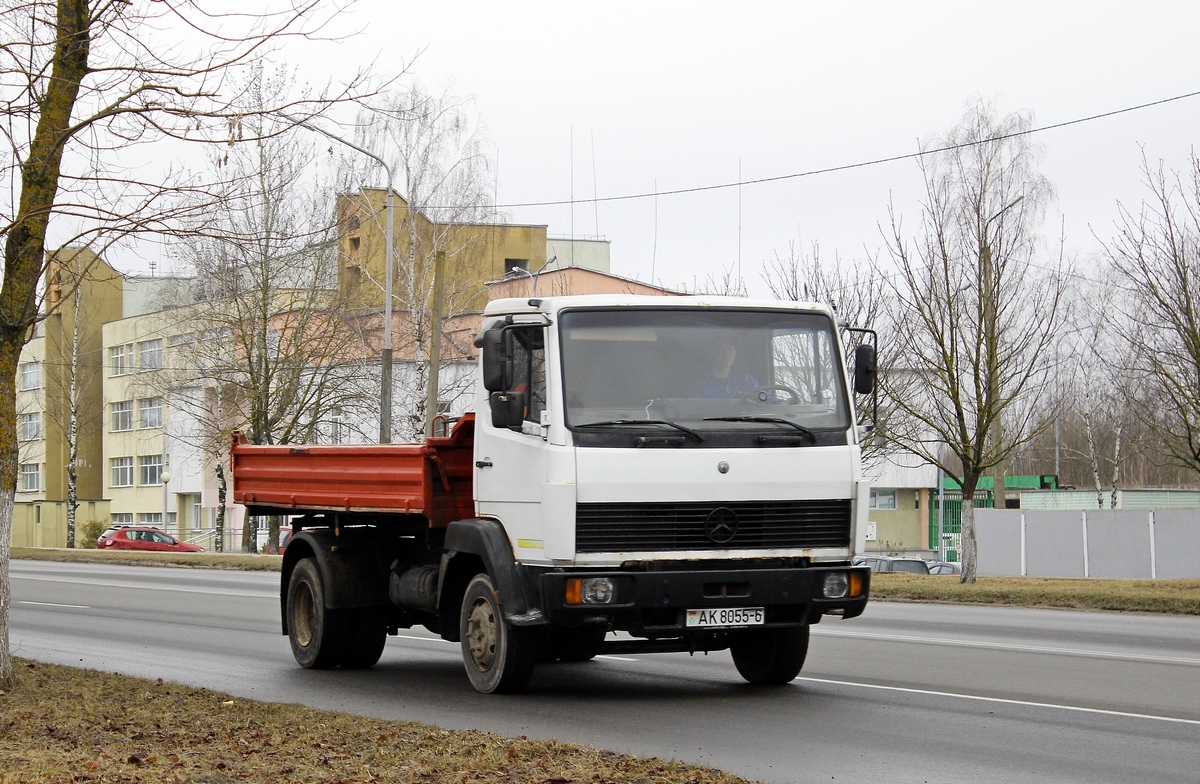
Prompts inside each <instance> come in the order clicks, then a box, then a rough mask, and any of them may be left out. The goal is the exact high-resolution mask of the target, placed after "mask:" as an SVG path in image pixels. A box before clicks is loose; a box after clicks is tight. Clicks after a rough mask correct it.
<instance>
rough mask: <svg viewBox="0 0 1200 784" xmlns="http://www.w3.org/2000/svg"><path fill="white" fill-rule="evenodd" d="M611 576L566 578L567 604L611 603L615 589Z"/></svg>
mask: <svg viewBox="0 0 1200 784" xmlns="http://www.w3.org/2000/svg"><path fill="white" fill-rule="evenodd" d="M615 587H616V586H615V584H614V583H613V580H612V578H611V577H573V578H571V579H569V580H567V584H566V596H565V597H564V598H565V600H566V603H567V604H611V603H612V600H613V595H614V593H615V592H616V591H615Z"/></svg>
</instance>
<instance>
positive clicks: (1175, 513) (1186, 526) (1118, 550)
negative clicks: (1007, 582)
mask: <svg viewBox="0 0 1200 784" xmlns="http://www.w3.org/2000/svg"><path fill="white" fill-rule="evenodd" d="M975 519H976V533H977V537H978V541H979V574H986V575H1023V576H1024V575H1027V576H1031V577H1109V578H1126V579H1178V578H1190V579H1200V509H1146V510H1143V509H1128V510H1123V509H1116V510H1113V509H1100V510H1091V511H1034V510H1026V509H977V510H975Z"/></svg>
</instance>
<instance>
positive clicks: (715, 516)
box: [704, 506, 738, 544]
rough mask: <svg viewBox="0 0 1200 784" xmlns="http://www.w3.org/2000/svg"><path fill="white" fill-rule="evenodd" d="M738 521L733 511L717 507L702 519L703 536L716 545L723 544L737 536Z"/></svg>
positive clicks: (724, 507)
mask: <svg viewBox="0 0 1200 784" xmlns="http://www.w3.org/2000/svg"><path fill="white" fill-rule="evenodd" d="M737 530H738V519H737V515H736V514H734V511H733V510H732V509H730V508H729V507H726V506H718V507H717V508H716V509H714V510H712V511H711V512H709V513H708V517H706V518H704V535H705V536H707V537H708V538H709V540H710V541H712V542H715V543H716V544H725V543H727V542H728V541H729V540H731V539H733V537H735V536H737Z"/></svg>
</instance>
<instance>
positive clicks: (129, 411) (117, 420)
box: [112, 400, 133, 433]
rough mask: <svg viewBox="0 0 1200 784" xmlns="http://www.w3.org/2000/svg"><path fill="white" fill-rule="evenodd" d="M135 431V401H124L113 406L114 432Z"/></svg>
mask: <svg viewBox="0 0 1200 784" xmlns="http://www.w3.org/2000/svg"><path fill="white" fill-rule="evenodd" d="M122 430H133V401H132V400H122V401H121V402H119V403H113V404H112V431H113V432H114V433H118V432H120V431H122Z"/></svg>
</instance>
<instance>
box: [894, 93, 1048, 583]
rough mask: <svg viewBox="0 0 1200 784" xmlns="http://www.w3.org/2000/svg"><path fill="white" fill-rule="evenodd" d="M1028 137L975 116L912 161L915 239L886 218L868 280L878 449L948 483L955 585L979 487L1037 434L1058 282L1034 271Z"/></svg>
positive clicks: (966, 570) (1043, 269) (966, 575)
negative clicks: (883, 302) (957, 515)
mask: <svg viewBox="0 0 1200 784" xmlns="http://www.w3.org/2000/svg"><path fill="white" fill-rule="evenodd" d="M1029 127H1030V118H1029V116H1028V115H1026V114H1010V115H1007V116H1004V117H997V116H996V115H995V113H994V111H993V110H992V108H991V107H990V106H989V105H987V104H986V103H980V104H978V105H976V106H975V107H974V108H972V109H971V110H970V111H969V112H968V113H967V115H966V117H965V118H964V120H963V123H962V124H960V125H959V126H957V127H955V128H954V129H953V130H951V131H950V133H949V134H948V135H947V136H946V137H945V138H944V139H938V140H935V144H936V146H938V147H946V148H949V151H948V152H944V153H938V154H935V155H930V156H928V157H924V158H922V164H921V168H922V173H923V175H924V180H925V201H924V203H923V209H922V220H921V229H920V233H919V234H918V236H916V237H915V238H914V239H913V240H912V241H911V242H910V240H908V239H906V237H905V236H904V234H903V233H902V230H901V225H900V220H899V218H898V217H897V216H896V215H895V213H894V212H893V214H892V220H891V227H890V232H889V236H888V238H887V239H888V251H889V256H890V261H891V262H892V264H893V265H894V267H895V269H894V270H891V269H883V268H882V265H880V268H879V269H877V273H878V274H879V275H880V277H881V278H882V279H883V280H886V281H887V285H888V288H889V290H890V293H891V294H892V295H893V296H892V300H893V302H894V304H895V308H896V311H895V314H894V318H895V323H894V324H893V325H892V327H891V329H890V330H889V335H890V336H891V338H892V339H893V341H892V342H889V343H885V345H886V346H890V347H891V348H890V349H889V350H888V351H885V352H884V360H883V363H882V365H883V368H884V372H883V374H882V381H883V389H884V394H885V395H886V397H887V398H888V399H889V404H890V406H891V408H892V412H893V414H892V416H891V418H890V421H889V428H888V433H887V437H888V439H889V441H890V442H892V443H893V444H895V445H897V446H899V447H900V448H902V449H905V450H907V451H909V452H912V453H913V454H915V455H917V456H919V457H921V458H923V459H925V460H927V461H929V462H930V463H933V464H934V465H937V466H939V467H941V468H942V470H944V471H945V472H946V473H947V474H948V475H950V476H955V477H959V478H960V479H959V481H960V482H961V483H962V491H963V511H962V546H961V551H962V555H963V576H962V580H963V581H964V582H973V581H974V580H975V573H976V566H977V550H976V540H975V514H974V498H975V491H976V488H977V486H978V483H979V478H980V477H981V476H982V475H983V473H984V472H985V471H987V470H988V469H991V468H994V467H996V466H1001V465H1002V464H1003V463H1004V461H1005V459H1006V458H1007V457H1008V456H1009V455H1010V454H1011V453H1012V452H1013V451H1014V450H1015V449H1016V448H1017V447H1018V446H1019V445H1020V444H1022V443H1024V442H1025V441H1027V440H1028V439H1030V438H1031V437H1032V436H1033V434H1035V433H1036V432H1038V431H1039V430H1040V425H1041V422H1040V421H1038V420H1039V417H1038V416H1037V415H1038V408H1037V406H1036V401H1037V396H1038V394H1039V393H1040V392H1041V391H1042V387H1043V384H1044V382H1045V379H1046V375H1047V373H1046V370H1047V368H1046V365H1045V363H1044V361H1043V354H1044V352H1045V351H1046V350H1047V348H1048V347H1050V346H1051V344H1052V342H1053V339H1054V336H1055V329H1056V325H1057V323H1058V319H1059V311H1060V304H1061V302H1062V294H1063V288H1064V276H1062V275H1061V274H1059V273H1058V272H1057V271H1056V269H1055V268H1054V267H1052V266H1050V265H1049V264H1048V263H1042V262H1040V260H1039V253H1038V242H1037V237H1036V235H1035V233H1034V232H1035V230H1036V228H1037V226H1038V224H1039V222H1040V219H1041V217H1042V214H1043V210H1044V207H1045V205H1046V202H1047V200H1048V199H1049V198H1050V194H1051V190H1050V186H1049V184H1048V182H1047V181H1046V180H1045V179H1044V178H1043V177H1042V176H1041V175H1040V174H1038V173H1037V171H1036V169H1035V163H1036V160H1037V150H1036V148H1034V147H1033V146H1032V144H1031V142H1030V141H1029V139H1028V137H1027V136H1025V135H1023V131H1026V130H1028V128H1029ZM1002 423H1003V424H1004V427H1003V428H1001V424H1002Z"/></svg>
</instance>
